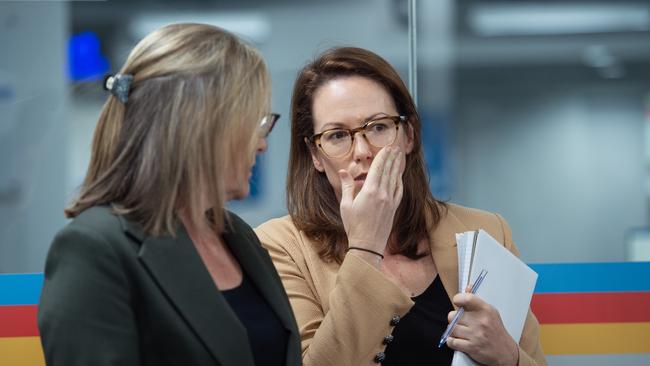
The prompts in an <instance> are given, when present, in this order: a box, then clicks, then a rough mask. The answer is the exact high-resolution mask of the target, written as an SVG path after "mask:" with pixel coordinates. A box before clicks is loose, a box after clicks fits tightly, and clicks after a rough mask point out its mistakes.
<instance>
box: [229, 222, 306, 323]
mask: <svg viewBox="0 0 650 366" xmlns="http://www.w3.org/2000/svg"><path fill="white" fill-rule="evenodd" d="M233 226H234V227H233V228H231V229H229V230H226V232H225V233H224V235H223V238H224V240H225V241H226V243H228V247H229V248H230V250H231V251H232V253H233V254H234V255H235V257H237V261H238V262H239V265H241V267H242V269H243V270H244V271H245V272H246V274H247V275H248V277H249V278H250V280H251V282H253V283H254V284H255V286H256V288H257V289H258V290H259V292H260V293H261V294H262V297H264V299H265V300H266V301H267V302H268V304H269V306H270V307H271V308H272V309H273V311H274V312H275V313H276V315H277V316H278V318H279V319H280V321H281V322H282V325H284V327H285V328H286V329H287V330H289V331H291V330H292V329H293V327H292V326H291V325H292V324H293V323H294V320H293V315H292V313H291V310H290V309H291V307H290V306H291V305H290V304H289V302H288V300H287V299H286V297H285V296H284V294H285V291H284V287H282V284H281V283H280V282H279V281H274V278H275V277H277V274H276V273H275V267H272V265H273V264H272V263H270V262H268V261H266V260H265V258H263V257H262V255H261V253H260V249H259V248H256V247H255V246H260V244H259V242H258V241H257V240H256V238H253V237H252V236H245V235H243V234H242V233H240V231H243V230H238V228H237V225H235V224H234V220H233ZM251 233H252V231H251ZM269 265H270V266H269Z"/></svg>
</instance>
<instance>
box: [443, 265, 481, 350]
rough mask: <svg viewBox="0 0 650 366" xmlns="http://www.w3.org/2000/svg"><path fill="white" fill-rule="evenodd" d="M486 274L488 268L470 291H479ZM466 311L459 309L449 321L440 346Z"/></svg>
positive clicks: (479, 276) (473, 292)
mask: <svg viewBox="0 0 650 366" xmlns="http://www.w3.org/2000/svg"><path fill="white" fill-rule="evenodd" d="M485 276H487V270H485V269H484V270H482V271H481V273H479V275H478V277H477V278H476V281H474V284H473V285H472V290H471V291H470V293H472V294H475V293H476V291H478V288H479V286H481V283H482V282H483V279H484V278H485ZM464 313H465V308H463V307H461V308H460V309H458V312H457V313H456V315H455V316H454V318H453V319H452V320H451V323H449V325H448V326H447V329H445V332H444V333H443V334H442V337H440V342H439V343H438V348H440V347H442V345H443V344H445V342H447V338H449V335H450V334H451V332H453V330H454V328H455V327H456V324H458V321H459V320H460V317H461V316H463V314H464Z"/></svg>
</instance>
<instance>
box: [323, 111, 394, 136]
mask: <svg viewBox="0 0 650 366" xmlns="http://www.w3.org/2000/svg"><path fill="white" fill-rule="evenodd" d="M381 115H384V116H388V115H389V114H388V113H384V112H378V113H375V114H373V115H371V116H369V117H366V118H364V119H363V123H366V122H368V121H370V120H372V119H374V118H377V117H379V116H381ZM337 128H348V127H347V125H346V124H345V123H343V122H327V123H326V124H324V125H323V129H322V130H321V131H320V132H317V133H322V132H325V131H327V130H331V129H337Z"/></svg>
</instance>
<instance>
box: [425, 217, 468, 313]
mask: <svg viewBox="0 0 650 366" xmlns="http://www.w3.org/2000/svg"><path fill="white" fill-rule="evenodd" d="M443 215H446V216H443V219H442V220H441V221H440V223H439V224H438V226H437V227H436V228H434V229H432V230H431V229H430V230H429V244H430V245H431V255H432V257H433V262H434V263H435V265H436V268H437V270H438V276H440V280H441V281H442V284H443V286H444V287H445V291H446V292H447V295H448V296H449V299H451V298H452V297H454V295H455V294H457V293H458V291H459V289H458V251H457V248H456V233H460V232H463V231H466V230H467V229H466V227H465V225H463V224H462V223H461V222H460V221H459V220H458V219H457V218H456V217H455V216H452V215H450V214H449V211H447V210H445V209H444V208H443ZM429 227H431V225H429ZM454 307H455V305H454Z"/></svg>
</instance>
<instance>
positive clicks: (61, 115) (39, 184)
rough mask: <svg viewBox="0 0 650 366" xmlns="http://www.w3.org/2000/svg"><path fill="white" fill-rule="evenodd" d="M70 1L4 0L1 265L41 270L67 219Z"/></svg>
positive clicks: (0, 6) (0, 15)
mask: <svg viewBox="0 0 650 366" xmlns="http://www.w3.org/2000/svg"><path fill="white" fill-rule="evenodd" d="M67 9H68V8H67V4H66V3H65V2H0V26H1V27H2V30H1V31H0V47H1V48H2V52H1V53H0V89H3V90H5V92H3V96H2V97H0V109H1V110H2V113H0V126H1V128H0V222H1V223H2V224H1V225H0V273H1V272H37V271H42V269H43V263H44V259H45V254H46V252H47V248H49V245H50V242H51V240H52V238H53V236H54V233H55V232H56V231H57V230H58V229H59V228H60V227H62V226H63V224H65V220H64V219H63V210H62V209H63V205H64V202H65V187H64V185H65V172H66V167H67V161H66V156H65V151H66V148H67V132H68V125H67V123H68V121H67V116H66V100H67V97H66V83H65V79H64V78H65V74H64V71H65V50H66V36H67V24H68V13H67ZM6 112H8V113H6Z"/></svg>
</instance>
